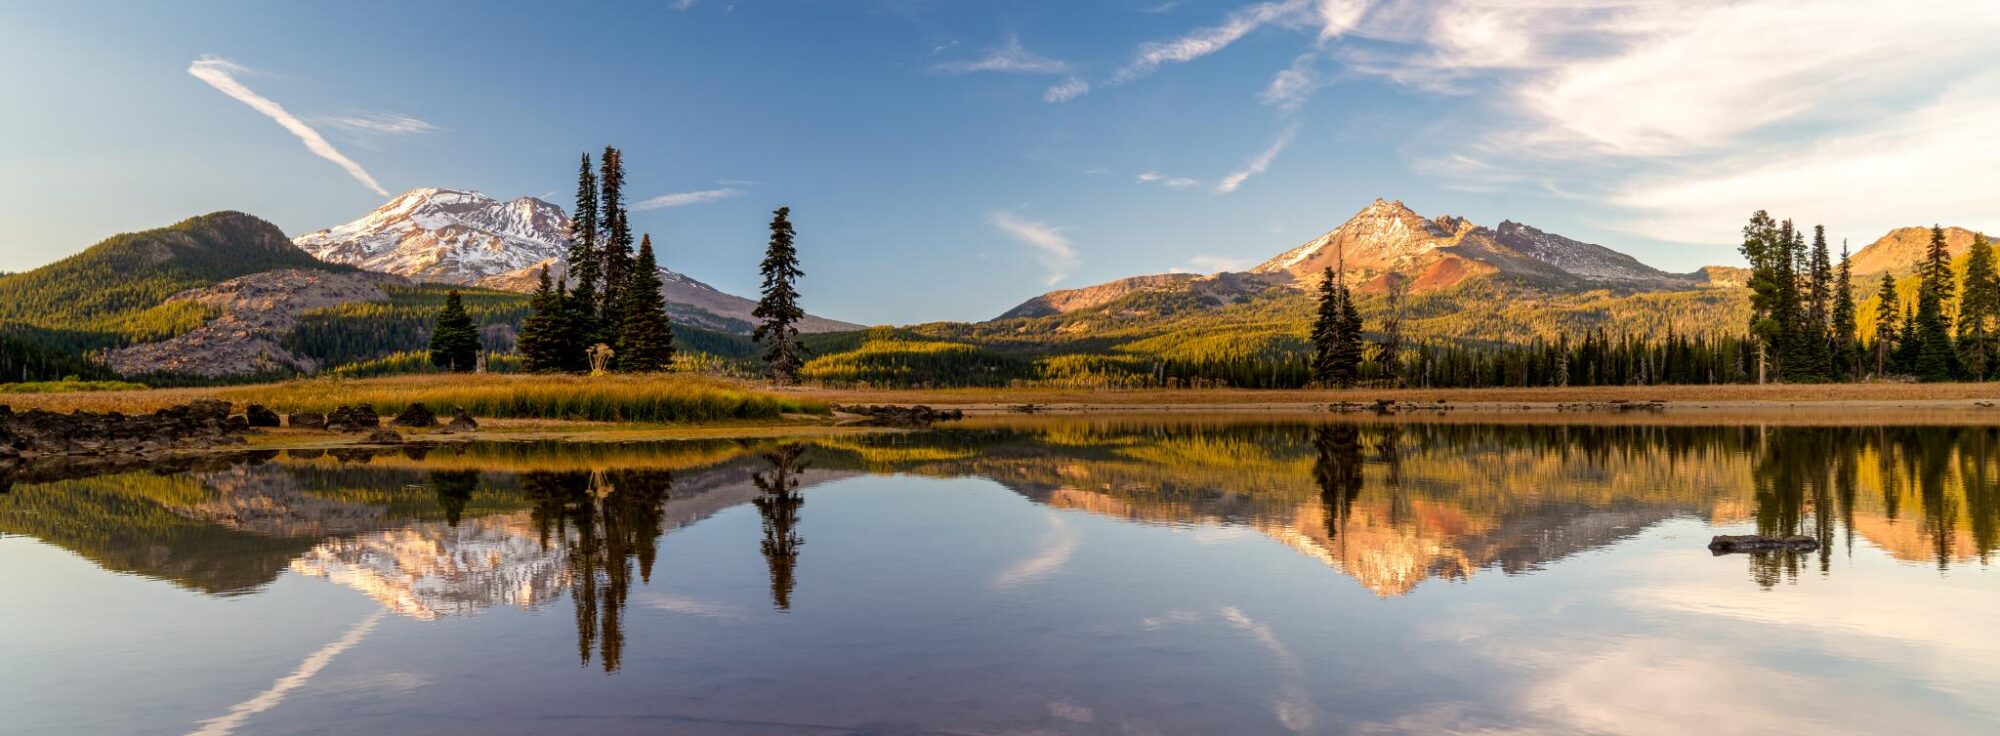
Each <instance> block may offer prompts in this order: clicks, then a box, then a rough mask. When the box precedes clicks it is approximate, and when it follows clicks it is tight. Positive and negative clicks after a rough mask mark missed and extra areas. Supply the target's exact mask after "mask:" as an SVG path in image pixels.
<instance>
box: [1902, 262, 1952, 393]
mask: <svg viewBox="0 0 2000 736" xmlns="http://www.w3.org/2000/svg"><path fill="white" fill-rule="evenodd" d="M1922 276H1923V281H1922V283H1921V284H1919V285H1918V287H1917V314H1916V319H1915V321H1914V323H1913V324H1911V326H1910V338H1911V339H1914V340H1916V341H1917V345H1918V347H1917V350H1916V358H1917V362H1916V364H1915V365H1914V366H1913V368H1914V369H1915V372H1916V374H1917V378H1918V379H1919V380H1924V381H1949V380H1952V379H1954V378H1957V377H1958V375H1959V364H1958V350H1957V347H1956V346H1955V345H1953V344H1952V338H1951V318H1950V317H1949V316H1948V315H1946V314H1945V305H1946V304H1947V303H1948V302H1950V301H1951V299H1952V293H1953V292H1954V291H1955V289H1954V287H1953V284H1952V275H1951V252H1950V251H1949V250H1947V249H1946V248H1945V242H1944V228H1942V227H1938V226H1932V227H1931V244H1930V247H1929V248H1928V249H1926V250H1925V252H1924V267H1923V274H1922Z"/></svg>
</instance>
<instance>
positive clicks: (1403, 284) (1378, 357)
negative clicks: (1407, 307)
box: [1356, 276, 1410, 388]
mask: <svg viewBox="0 0 2000 736" xmlns="http://www.w3.org/2000/svg"><path fill="white" fill-rule="evenodd" d="M1388 283H1389V295H1388V300H1387V302H1388V303H1387V305H1386V306H1387V311H1386V312H1385V313H1384V314H1383V315H1382V339H1381V340H1378V341H1377V342H1376V343H1375V364H1376V365H1378V366H1381V368H1382V376H1383V377H1384V378H1386V379H1388V382H1389V385H1390V386H1391V387H1395V388H1399V387H1401V386H1402V385H1403V360H1402V356H1403V298H1404V296H1405V295H1406V294H1408V293H1409V290H1410V287H1409V282H1408V281H1407V280H1406V279H1403V278H1402V277H1400V276H1391V277H1390V278H1389V280H1388ZM1356 329H1357V331H1358V330H1359V328H1358V327H1357V328H1356Z"/></svg>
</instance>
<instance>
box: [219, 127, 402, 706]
mask: <svg viewBox="0 0 2000 736" xmlns="http://www.w3.org/2000/svg"><path fill="white" fill-rule="evenodd" d="M224 91H227V90H224ZM386 614H387V612H386V611H376V612H375V614H374V615H372V616H369V617H368V618H365V619H362V620H361V623H358V624H355V625H354V628H352V629H348V630H347V635H346V636H342V637H340V638H339V639H336V640H334V642H333V643H331V644H328V645H326V646H323V647H320V648H319V651H317V652H313V653H312V655H311V656H308V657H306V661H304V662H300V663H299V668H298V669H295V670H292V673H291V674H289V675H285V676H284V677H280V678H278V681H277V682H274V683H271V687H270V689H267V690H265V691H264V692H261V693H257V694H256V695H255V696H253V697H251V698H250V699H249V700H245V701H243V702H241V703H237V704H236V705H235V706H234V707H231V708H230V709H229V712H228V713H224V714H222V715H219V716H216V717H214V718H210V719H208V720H206V721H202V722H201V728H197V729H195V730H193V731H189V732H188V736H228V734H230V733H233V732H235V731H236V729H237V728H238V727H240V726H242V725H243V722H244V721H246V720H249V719H250V717H251V716H254V715H257V714H258V713H262V712H264V711H267V710H270V709H272V708H275V707H277V706H278V704H279V703H282V702H285V696H286V695H289V694H291V692H292V691H293V690H296V689H298V687H299V686H300V685H304V684H306V681H308V680H311V679H312V678H313V675H317V674H319V671H320V669H321V668H324V667H326V663H328V662H331V661H333V658H334V657H337V656H340V653H341V652H345V651H347V650H348V649H349V648H350V647H353V646H354V645H355V644H359V643H361V637H364V636H367V635H368V632H369V631H372V630H374V628H375V625H376V624H378V623H381V622H382V617H383V616H384V615H386Z"/></svg>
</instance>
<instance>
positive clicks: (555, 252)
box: [292, 188, 860, 332]
mask: <svg viewBox="0 0 2000 736" xmlns="http://www.w3.org/2000/svg"><path fill="white" fill-rule="evenodd" d="M569 227H570V221H569V214H568V213H566V212H564V211H563V209H562V208H561V207H558V206H556V205H553V204H549V203H548V202H544V201H542V200H539V199H535V198H533V197H520V198H517V199H514V200H511V201H507V202H501V201H499V200H496V199H493V198H492V197H488V196H486V195H484V194H480V193H478V192H471V191H465V190H460V189H437V188H430V189H412V190H410V191H408V192H404V193H403V194H402V195H400V196H398V197H396V198H395V199H391V200H389V203H388V204H385V205H382V206H381V207H377V208H375V211H373V212H370V213H368V214H367V215H366V216H364V217H362V218H361V219H359V220H355V221H353V222H350V223H347V224H345V225H338V226H335V227H330V228H326V229H324V230H317V231H314V232H310V233H306V234H305V235H300V236H298V237H296V238H293V239H292V242H293V243H294V244H296V245H298V246H299V247H300V248H303V249H305V251H306V252H307V253H311V254H312V255H313V256H314V257H316V258H319V259H320V260H323V261H327V262H329V263H341V264H347V265H351V266H356V267H359V268H362V269H365V270H369V271H379V272H383V273H391V274H396V275H398V276H403V277H406V278H409V279H413V280H416V281H429V282H435V283H447V284H460V285H464V286H481V287H486V288H490V289H503V290H508V291H532V290H534V288H535V284H536V282H537V280H538V279H537V276H538V274H539V272H540V270H541V268H542V267H543V266H545V265H546V266H549V267H550V271H551V273H553V274H555V275H558V276H560V275H561V274H562V273H563V272H564V270H565V266H566V265H567V264H566V261H565V259H566V258H567V257H568V255H569ZM660 281H661V287H660V293H661V294H662V295H664V296H665V297H666V299H667V304H668V311H669V312H670V313H672V314H673V316H674V319H676V320H678V321H681V322H683V323H685V324H691V325H695V326H698V327H703V328H707V329H712V330H721V331H725V332H748V331H749V330H750V325H751V323H752V319H751V316H750V310H751V309H753V308H755V307H756V302H754V301H751V300H749V299H745V298H743V297H740V296H736V295H734V294H730V293H727V292H724V291H721V290H719V289H716V288H715V287H713V286H709V285H708V284H704V283H702V282H700V281H697V280H695V279H693V278H691V277H689V276H687V275H685V274H681V273H677V272H675V271H672V270H670V269H667V268H661V269H660ZM859 327H860V325H855V324H851V323H847V322H840V321H838V320H830V319H826V318H823V317H815V316H812V315H807V316H806V318H805V320H803V321H801V322H800V323H799V329H800V330H801V331H804V332H834V331H840V330H852V329H858V328H859Z"/></svg>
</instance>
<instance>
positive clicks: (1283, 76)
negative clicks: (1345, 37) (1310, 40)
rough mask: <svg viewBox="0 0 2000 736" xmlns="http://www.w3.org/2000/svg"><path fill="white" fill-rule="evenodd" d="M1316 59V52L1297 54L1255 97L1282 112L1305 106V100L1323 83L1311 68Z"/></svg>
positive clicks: (1317, 57)
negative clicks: (1290, 63)
mask: <svg viewBox="0 0 2000 736" xmlns="http://www.w3.org/2000/svg"><path fill="white" fill-rule="evenodd" d="M1317 61H1319V53H1318V52H1314V51H1308V52H1306V53H1303V54H1299V55H1298V56H1297V57H1295V58H1293V59H1292V65H1291V66H1290V67H1286V68H1285V69H1284V70H1283V71H1280V72H1278V74H1277V75H1276V76H1273V77H1271V83H1270V84H1269V85H1267V86H1265V87H1264V91H1263V92H1262V93H1259V94H1258V95H1257V98H1258V99H1260V100H1263V101H1264V104H1266V105H1270V106H1272V107H1275V108H1278V109H1279V110H1281V111H1283V112H1296V111H1297V110H1298V109H1299V108H1300V107H1303V106H1305V104H1306V100H1309V99H1312V96H1313V93H1314V92H1318V91H1319V88H1320V86H1321V85H1322V84H1324V83H1325V82H1324V80H1322V79H1321V78H1320V75H1319V73H1318V71H1317V70H1315V69H1314V68H1313V64H1314V63H1315V62H1317Z"/></svg>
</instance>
